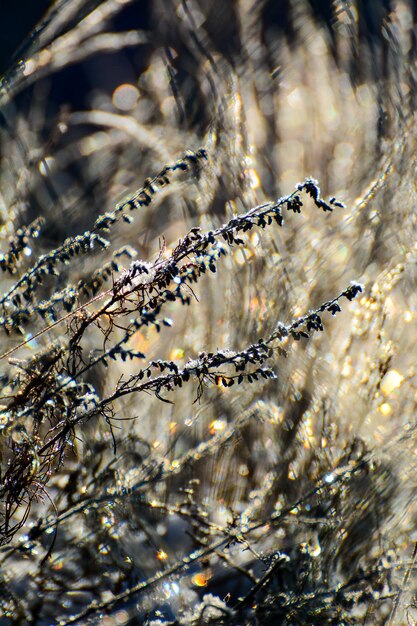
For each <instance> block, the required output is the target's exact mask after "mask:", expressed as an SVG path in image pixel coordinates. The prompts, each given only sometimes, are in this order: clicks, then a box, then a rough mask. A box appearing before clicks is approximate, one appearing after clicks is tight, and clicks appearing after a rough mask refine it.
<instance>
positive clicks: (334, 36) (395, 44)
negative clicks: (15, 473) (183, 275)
mask: <svg viewBox="0 0 417 626" xmlns="http://www.w3.org/2000/svg"><path fill="white" fill-rule="evenodd" d="M31 4H33V5H34V6H33V7H31V10H32V9H35V8H36V10H37V11H39V13H37V14H36V15H35V14H31V13H30V11H29V10H28V11H26V8H25V11H23V7H19V3H16V4H15V5H13V10H15V9H16V10H20V13H19V14H18V17H16V16H15V17H12V7H9V6H8V7H7V8H5V9H4V16H5V17H4V20H3V21H2V26H1V30H2V32H3V30H4V37H2V46H3V48H2V49H1V58H0V62H1V64H2V68H3V69H2V70H0V74H1V73H2V76H1V79H0V80H1V84H0V139H1V144H0V150H1V161H0V180H1V189H0V238H1V243H2V246H4V247H6V246H7V242H8V240H9V237H10V236H12V235H13V234H14V233H15V232H16V231H17V229H18V228H19V227H21V226H23V225H24V224H28V223H30V222H31V221H32V220H34V219H35V218H37V217H39V216H42V217H43V218H45V219H46V225H45V227H44V228H43V230H42V232H41V235H40V237H39V239H37V240H36V241H35V242H33V245H32V243H31V244H30V247H28V249H27V254H26V253H25V254H26V259H25V265H24V266H23V267H22V271H23V270H24V269H27V268H29V267H30V266H31V264H33V263H35V262H36V259H38V258H39V257H40V255H42V254H44V253H46V252H48V251H50V250H52V249H53V248H54V247H56V246H58V245H60V244H61V243H62V242H63V241H64V240H65V239H66V237H69V236H75V235H78V234H81V233H83V232H84V231H85V230H87V229H90V228H91V227H92V224H93V223H94V220H95V219H96V217H97V216H98V215H100V214H102V213H104V212H106V211H109V210H112V209H113V208H114V206H115V205H116V204H117V203H118V202H120V201H121V200H122V199H123V198H126V197H128V196H129V195H130V194H132V193H133V192H134V191H135V190H136V189H137V188H138V187H140V186H141V185H142V184H143V181H144V180H145V179H146V178H147V177H149V176H154V175H156V174H157V173H158V172H159V171H161V169H162V168H163V167H164V166H165V165H166V164H167V163H168V164H169V163H175V161H176V160H177V159H179V158H180V157H181V156H183V155H184V153H185V151H187V150H197V149H198V148H200V147H201V146H203V147H204V148H206V149H207V151H208V154H209V159H208V163H207V164H206V165H204V166H203V167H202V168H201V170H198V171H194V172H187V173H185V174H184V175H181V176H176V177H173V180H172V184H171V185H169V186H168V187H166V188H164V190H162V191H161V192H159V193H158V194H157V195H156V196H155V198H154V201H153V203H152V205H151V206H150V207H148V208H143V210H141V211H140V212H138V213H137V214H136V215H135V221H134V223H133V224H129V225H126V224H124V225H122V224H118V225H117V227H116V228H114V229H113V231H112V233H111V235H110V241H111V247H110V248H109V250H107V251H101V252H100V253H99V252H98V251H94V253H93V252H91V254H88V255H87V256H84V257H80V258H77V259H74V260H73V261H72V262H71V264H70V265H66V266H64V267H63V268H61V269H60V271H59V274H58V276H57V277H56V278H55V279H51V280H47V281H45V284H44V285H43V286H42V291H41V296H40V297H42V298H45V299H47V298H50V297H51V296H53V294H54V293H55V292H56V291H57V290H59V289H62V288H64V287H65V286H67V285H75V286H76V285H77V284H79V281H80V280H84V281H90V280H92V279H94V277H95V276H96V274H95V272H96V270H97V269H98V268H100V267H102V266H103V265H104V264H105V263H109V262H110V261H111V259H112V254H113V253H114V252H115V251H117V250H119V249H121V248H122V247H123V246H127V245H128V246H130V247H131V249H132V250H133V251H134V253H135V254H136V255H137V257H138V258H140V259H142V260H145V261H149V262H151V261H152V260H154V259H155V258H157V256H158V254H159V253H160V251H161V248H163V243H162V242H164V243H165V244H166V246H167V248H168V250H169V249H172V247H173V246H174V245H175V243H176V242H177V241H178V239H179V238H180V237H184V235H185V234H186V233H187V232H188V231H189V229H190V228H192V227H195V226H199V227H201V228H202V229H204V230H207V229H212V228H215V227H218V226H219V225H221V224H222V223H224V222H225V221H227V220H228V219H230V218H231V217H232V216H233V215H235V214H239V213H242V212H244V211H246V210H248V209H249V208H251V207H253V206H255V205H257V204H260V203H262V202H265V201H267V200H274V199H276V198H278V197H280V196H281V195H283V194H288V193H291V192H292V191H293V190H294V188H295V186H296V185H297V183H298V182H300V181H302V180H303V179H304V178H305V177H307V176H311V177H313V178H315V179H317V180H318V181H319V184H320V188H321V193H322V195H323V197H326V198H329V197H333V196H335V197H336V198H337V199H338V200H340V201H341V202H343V203H345V205H346V207H345V208H342V207H337V208H335V210H334V212H333V213H332V214H330V215H326V214H323V213H321V212H318V210H317V208H316V207H314V205H313V203H309V202H308V201H307V202H306V203H305V206H304V207H303V212H302V214H301V215H293V214H291V213H290V212H285V213H284V219H285V224H284V228H283V229H282V230H279V229H278V228H276V229H272V228H268V229H265V230H262V229H259V230H257V231H256V232H255V231H253V232H251V234H250V235H248V237H247V240H246V241H245V246H244V247H236V248H233V249H232V250H231V252H230V254H229V255H228V256H227V257H226V258H225V259H223V260H222V262H221V263H220V264H219V270H218V273H217V274H216V275H214V276H211V277H203V278H202V279H201V281H199V284H198V285H197V286H196V288H195V296H196V298H192V304H191V306H190V307H189V308H185V307H179V306H178V305H177V304H173V305H169V306H168V308H167V314H168V315H169V317H170V319H171V320H172V324H173V327H172V328H165V329H164V330H163V331H162V332H161V334H159V333H158V332H157V331H156V330H155V328H152V327H150V328H147V329H145V330H143V332H142V331H141V332H138V333H137V335H136V336H135V337H134V338H133V340H132V347H133V348H134V349H136V350H139V351H141V352H144V353H145V354H146V358H147V360H150V359H155V358H164V359H169V360H172V361H174V362H175V363H177V364H178V365H179V366H181V365H183V364H184V363H186V362H187V360H188V359H193V358H196V356H197V355H198V353H199V352H200V351H202V350H205V351H210V350H212V351H216V350H218V349H239V348H243V347H246V346H248V345H250V344H251V343H252V342H255V341H257V340H258V339H259V337H266V336H268V334H270V333H271V332H272V330H273V329H274V328H275V326H276V324H277V322H278V321H281V322H283V323H286V324H288V323H290V322H291V321H292V320H293V319H295V318H297V317H299V316H301V315H303V314H305V313H307V312H308V311H309V310H312V309H315V308H317V307H319V306H320V305H321V304H322V303H323V302H325V301H327V300H331V299H332V298H333V297H335V296H337V295H338V293H340V291H341V290H342V289H344V288H346V286H347V285H349V284H350V281H353V280H357V281H360V282H361V283H363V284H364V293H363V295H362V296H361V297H359V298H358V300H357V301H355V302H352V303H348V302H347V301H345V305H344V307H343V310H342V312H341V313H340V314H339V315H337V316H336V317H335V318H332V317H331V316H328V317H327V318H326V319H323V322H324V324H325V332H323V333H316V334H314V336H312V337H311V338H310V339H309V340H308V341H301V342H291V341H290V340H289V341H288V342H286V343H285V342H284V344H283V347H285V348H287V350H288V354H287V358H283V357H279V356H277V357H276V358H275V357H274V360H273V367H274V370H275V371H276V374H277V376H278V378H277V381H272V382H266V383H261V382H260V381H259V384H256V385H246V386H245V385H242V386H240V387H239V388H237V386H235V387H233V388H230V389H228V388H225V387H218V386H216V385H213V386H212V387H210V388H209V389H207V390H205V393H204V395H203V397H202V399H201V400H200V401H199V402H195V400H196V389H195V387H194V388H193V387H192V385H185V386H184V388H183V389H181V390H179V391H178V392H175V393H174V392H173V393H172V397H171V396H170V399H171V400H172V401H173V402H174V404H172V405H170V404H166V403H161V402H158V400H157V399H155V398H154V397H148V396H146V397H142V396H139V397H137V396H128V397H127V398H126V399H125V400H124V401H123V402H119V403H118V404H117V405H116V406H115V414H116V415H117V416H119V417H121V418H123V420H125V421H123V422H120V424H118V428H117V429H116V439H117V454H116V455H115V454H114V453H113V447H112V441H113V440H112V436H113V434H112V431H111V429H110V427H109V424H108V423H106V422H105V421H104V420H103V421H100V422H98V421H96V422H88V423H87V424H85V425H83V427H82V429H80V430H79V431H77V433H76V437H74V439H73V441H72V448H71V451H70V452H68V455H67V457H66V458H65V462H64V463H63V464H59V465H58V466H57V467H56V468H55V472H54V473H53V475H52V476H50V477H49V479H48V480H49V482H48V497H46V496H45V498H43V499H38V500H37V501H36V502H35V501H34V502H32V507H31V509H30V514H29V507H28V508H27V509H26V508H25V505H26V503H24V504H23V506H22V512H21V513H20V515H21V519H23V521H24V524H23V525H22V529H21V533H20V535H19V534H18V535H16V538H15V539H14V540H13V542H12V544H11V546H6V547H4V548H2V550H3V552H2V553H1V563H2V565H3V570H4V573H3V581H2V582H3V589H4V592H3V595H2V596H1V598H2V600H1V601H2V605H1V606H2V608H3V611H4V615H5V617H4V620H3V621H0V623H1V625H2V626H3V623H4V625H5V626H8V625H9V624H20V623H21V624H23V623H32V624H39V625H40V624H42V625H45V626H46V624H51V623H58V621H59V619H63V623H71V622H70V619H71V616H73V615H76V614H77V613H79V612H82V611H83V610H84V609H86V607H89V606H90V604H91V602H93V601H98V602H101V603H105V602H106V601H107V600H108V599H109V598H112V597H114V596H117V594H119V593H123V592H126V591H127V590H129V589H132V588H134V587H135V585H138V584H140V583H142V584H143V587H141V589H140V593H139V592H138V594H136V595H135V594H132V596H131V597H129V600H128V601H127V602H126V603H123V602H120V603H119V604H118V605H116V606H115V607H112V606H109V608H108V610H107V609H106V611H104V612H103V614H101V615H100V614H98V612H97V611H96V612H94V611H92V612H91V615H90V616H89V617H88V618H87V617H85V618H82V619H81V618H80V622H81V623H97V624H98V623H105V624H106V625H108V626H109V625H113V624H114V625H116V624H135V623H144V624H145V623H146V624H148V623H149V624H151V623H153V624H157V623H158V620H161V621H162V623H181V624H189V623H195V624H197V623H198V624H203V623H242V620H246V621H245V623H262V624H269V623H270V624H278V623H282V624H295V623H299V624H323V623H326V624H342V623H343V624H359V623H360V624H397V623H398V624H405V623H407V620H409V621H410V623H414V622H413V620H414V619H417V616H416V613H415V609H414V606H413V598H414V594H415V576H414V574H415V563H414V560H413V556H412V555H413V546H414V542H415V541H416V540H417V527H416V523H415V520H416V509H415V491H416V484H417V483H416V479H415V458H416V457H415V450H416V446H415V444H416V441H415V433H414V431H415V412H416V408H417V385H416V377H415V355H416V353H415V338H416V337H417V332H416V331H417V321H416V320H417V298H416V289H415V288H416V278H417V275H416V254H417V248H416V240H417V237H416V235H417V219H416V212H415V203H416V188H415V168H416V156H415V155H416V150H415V148H416V137H415V133H416V130H415V125H414V110H415V96H416V85H415V60H416V58H415V57H416V50H417V49H416V36H415V32H416V31H415V29H416V24H417V9H416V4H415V2H413V1H412V0H409V1H407V0H403V1H394V0H375V1H372V2H371V0H369V1H368V0H366V1H365V0H363V1H360V2H359V1H357V2H356V1H353V0H349V1H340V2H339V1H330V0H328V1H327V0H280V1H277V0H240V1H237V0H236V1H230V2H222V1H221V0H153V1H151V0H94V1H90V0H88V1H87V2H86V1H82V2H81V1H79V0H62V1H61V2H56V3H46V2H45V3H41V2H37V3H31ZM1 11H2V13H3V8H2V9H1ZM23 14H24V17H25V20H27V22H26V21H23V19H22V16H23ZM8 16H10V17H8ZM37 20H40V21H38V22H37ZM31 23H32V24H35V23H37V26H36V27H35V30H33V31H31V32H32V34H31V35H29V36H28V38H26V39H24V37H25V33H28V32H29V30H30V28H31V26H30V24H31ZM8 25H10V27H9V26H8ZM20 29H22V30H20ZM6 31H7V37H6ZM12 35H13V40H12ZM6 44H7V48H6ZM16 50H18V52H15V51H16ZM121 258H122V260H123V261H122V264H123V263H125V265H126V266H128V264H129V263H130V259H129V258H128V257H127V256H126V258H125V257H123V256H121ZM116 275H117V272H114V274H113V277H115V276H116ZM15 280H16V276H9V275H7V274H3V275H2V277H1V287H2V292H7V290H8V289H9V288H10V287H11V285H12V284H13V283H14V282H15ZM110 286H111V280H109V281H108V282H107V284H103V286H102V289H105V288H108V287H110ZM79 301H80V302H84V301H85V299H84V300H83V299H82V296H80V300H79ZM3 315H4V313H3ZM323 318H324V316H323ZM43 325H44V321H42V320H38V319H32V321H31V325H30V326H29V327H28V328H27V329H26V330H27V335H26V337H27V338H30V337H31V336H32V335H33V334H35V332H37V331H38V330H40V329H41V328H42V327H43ZM52 340H55V341H58V342H61V343H64V342H65V341H67V337H66V335H65V328H54V329H53V331H51V332H50V333H48V334H47V335H46V336H42V337H40V338H39V340H38V341H36V342H35V341H32V342H30V343H29V346H26V347H25V348H24V349H22V351H21V352H20V353H19V354H18V355H17V356H18V357H19V358H30V356H31V355H32V354H35V353H37V351H39V350H42V349H44V348H46V346H47V345H48V343H49V342H51V341H52ZM88 341H89V345H88V348H90V349H91V350H98V349H99V348H100V347H101V344H102V336H101V334H100V332H99V331H98V330H97V332H91V334H90V335H89V337H88ZM100 342H101V343H100ZM15 344H16V340H15V339H13V338H12V339H8V338H6V337H4V345H5V346H6V345H7V346H12V345H15ZM3 363H4V362H3ZM135 367H136V364H135V363H133V364H130V363H115V364H112V365H111V366H110V367H108V368H104V367H103V366H101V365H100V366H99V367H97V368H95V370H94V371H93V372H90V373H89V375H88V377H87V379H86V381H87V382H88V383H90V384H91V385H93V387H94V389H95V391H96V393H97V394H98V395H99V396H100V397H106V395H109V394H110V393H111V390H112V389H113V388H114V385H115V384H116V382H117V381H118V380H119V379H120V376H122V375H125V376H127V375H129V373H132V372H133V371H134V369H135ZM3 368H4V378H2V380H11V379H12V378H13V376H17V374H16V372H17V371H18V364H17V365H16V363H14V362H12V361H11V362H9V363H7V364H3ZM2 393H3V396H4V397H7V395H8V394H10V393H11V391H10V389H9V388H8V387H7V385H6V384H5V386H4V389H3V392H2ZM26 427H27V429H28V432H31V428H32V430H33V426H32V425H31V424H29V423H28V424H27V425H26ZM13 436H14V437H15V438H16V437H17V434H16V433H15V434H14V435H13ZM13 436H12V439H13ZM2 445H3V455H4V456H3V458H4V459H6V461H7V459H8V454H9V452H7V451H6V449H7V447H8V446H9V447H10V448H12V447H13V446H12V445H11V444H10V440H9V439H7V440H6V439H4V441H3V444H2ZM155 468H162V469H161V471H160V473H158V472H156V471H155ZM48 498H50V500H49V499H48ZM51 502H52V503H53V504H51ZM26 511H27V514H28V516H29V517H28V519H27V520H26V519H25V518H24V515H26ZM56 527H58V533H57V535H56V538H54V537H55V535H54V533H55V528H56ZM33 528H35V529H40V530H39V537H38V536H36V533H33V535H34V537H35V539H33V541H32V540H31V541H29V540H28V533H29V539H31V537H32V536H31V535H30V532H31V529H33ZM231 528H237V529H238V530H239V533H240V534H239V541H234V540H233V541H232V539H231V534H230V533H231ZM52 541H53V542H54V543H53V549H52V548H51V551H52V552H51V558H47V557H45V554H48V548H50V547H51V545H52ZM218 541H220V542H222V541H223V543H222V544H221V547H217V548H216V547H213V548H210V549H207V554H206V555H204V556H201V557H200V556H198V558H197V557H196V559H195V562H194V561H193V565H192V567H190V570H189V571H187V570H186V569H185V568H184V567H183V566H184V561H183V559H184V558H186V559H187V558H190V555H192V554H194V553H195V554H197V552H196V551H198V550H200V549H201V550H203V548H205V547H207V546H215V545H216V542H218ZM19 542H20V543H19ZM25 542H26V543H25ZM219 546H220V544H219ZM225 546H226V547H225ZM203 552H204V550H203ZM274 559H275V560H274ZM273 563H276V568H275V569H274V570H273V575H272V574H270V575H268V576H267V578H266V580H265V581H264V582H265V584H264V585H263V586H262V589H260V590H259V591H260V593H259V594H258V595H257V596H256V602H255V599H254V598H252V600H253V602H252V600H251V601H250V602H249V601H248V602H247V604H246V605H245V607H244V610H243V612H240V613H239V611H238V609H237V607H238V606H239V598H240V597H242V596H245V594H249V593H250V589H251V588H252V587H253V586H254V585H256V584H257V581H259V579H260V578H262V576H265V572H270V571H271V567H272V564H273ZM159 577H162V578H161V580H159ZM404 577H406V581H407V584H405V585H404V584H403V581H404ZM21 597H23V599H20V598H21ZM250 597H251V596H250V595H249V598H250ZM254 597H255V596H254ZM219 603H220V604H219ZM213 604H214V605H218V607H217V609H213ZM208 605H210V606H211V609H210V606H208ZM219 607H220V608H219ZM229 610H232V611H233V610H235V611H236V612H235V613H233V612H230V613H228V611H229ZM213 611H214V612H213ZM105 613H106V614H105ZM2 619H3V618H2ZM83 619H84V621H83ZM19 620H20V621H19ZM24 620H27V621H24ZM65 620H67V621H65ZM106 620H107V621H106ZM138 620H139V621H138ZM175 620H178V621H177V622H175ZM216 620H217V621H216ZM222 620H223V622H222ZM233 620H235V621H233ZM239 620H241V621H240V622H239ZM159 623H161V622H159Z"/></svg>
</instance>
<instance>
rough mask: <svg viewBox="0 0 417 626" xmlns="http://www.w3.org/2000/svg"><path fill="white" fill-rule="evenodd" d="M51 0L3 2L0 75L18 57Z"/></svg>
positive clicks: (1, 7)
mask: <svg viewBox="0 0 417 626" xmlns="http://www.w3.org/2000/svg"><path fill="white" fill-rule="evenodd" d="M52 4H53V0H36V2H33V1H32V0H14V2H5V1H3V2H2V3H1V5H0V74H3V73H4V72H5V71H6V70H7V69H8V67H9V66H10V64H11V61H12V60H13V59H14V58H15V57H16V56H18V52H19V49H20V48H21V46H22V45H24V42H25V40H26V38H27V37H28V35H29V34H30V33H31V32H32V30H33V29H34V28H35V26H36V25H37V24H38V23H39V22H40V20H41V19H42V17H43V16H44V15H45V13H46V12H47V10H48V9H49V7H50V6H52Z"/></svg>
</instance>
